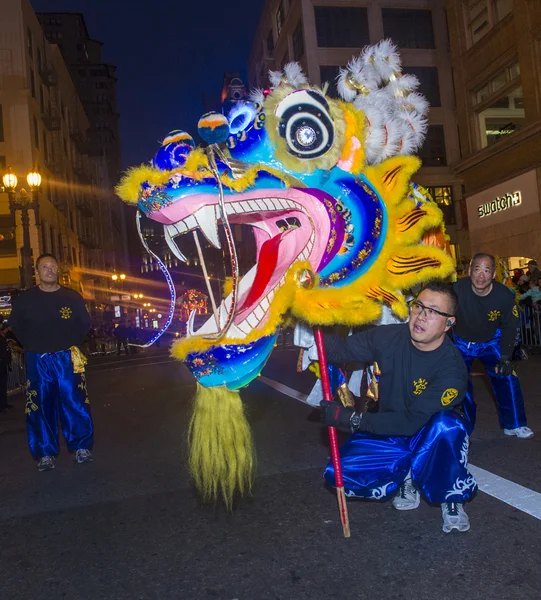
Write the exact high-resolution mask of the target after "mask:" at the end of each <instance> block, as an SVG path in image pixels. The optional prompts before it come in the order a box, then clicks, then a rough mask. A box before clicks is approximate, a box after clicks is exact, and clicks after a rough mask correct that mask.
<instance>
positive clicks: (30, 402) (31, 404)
mask: <svg viewBox="0 0 541 600" xmlns="http://www.w3.org/2000/svg"><path fill="white" fill-rule="evenodd" d="M37 395H38V393H37V392H36V390H33V389H31V388H30V380H27V382H26V406H25V408H24V412H25V413H26V414H27V415H29V414H30V413H31V412H32V411H33V410H34V411H36V410H39V406H38V405H37V404H36V403H35V399H36V397H37Z"/></svg>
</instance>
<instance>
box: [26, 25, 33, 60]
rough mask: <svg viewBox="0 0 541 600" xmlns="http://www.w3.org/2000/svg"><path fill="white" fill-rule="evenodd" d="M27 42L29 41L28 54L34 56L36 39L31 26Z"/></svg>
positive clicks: (28, 29)
mask: <svg viewBox="0 0 541 600" xmlns="http://www.w3.org/2000/svg"><path fill="white" fill-rule="evenodd" d="M27 36H28V39H27V43H28V54H30V56H31V57H32V58H34V40H33V39H32V32H31V31H30V27H28V28H27Z"/></svg>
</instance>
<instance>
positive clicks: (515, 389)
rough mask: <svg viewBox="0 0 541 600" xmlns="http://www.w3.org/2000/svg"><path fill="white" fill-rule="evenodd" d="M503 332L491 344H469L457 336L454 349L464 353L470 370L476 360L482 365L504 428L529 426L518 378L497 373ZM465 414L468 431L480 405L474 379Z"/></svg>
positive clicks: (467, 395) (463, 405)
mask: <svg viewBox="0 0 541 600" xmlns="http://www.w3.org/2000/svg"><path fill="white" fill-rule="evenodd" d="M500 337H501V336H500V333H499V332H498V333H497V334H496V336H495V337H494V338H493V339H491V340H489V341H488V342H467V341H466V340H463V339H462V338H459V337H458V336H456V335H455V336H454V340H455V346H456V347H457V349H458V350H459V352H460V354H462V358H463V359H464V362H465V363H466V366H467V367H468V372H470V371H471V368H472V363H473V361H474V360H475V359H476V358H477V359H478V360H480V361H481V362H482V363H483V367H485V370H486V372H487V375H488V379H489V381H490V385H491V386H492V391H493V392H494V396H495V398H496V405H497V407H498V417H499V420H500V427H501V428H502V429H516V428H517V427H523V426H524V425H527V421H526V411H525V409H524V399H523V397H522V390H521V388H520V381H519V379H518V377H517V376H516V375H500V374H498V373H496V372H495V371H494V369H495V367H496V365H497V364H498V362H499V360H500V358H501V352H500ZM462 407H463V409H464V414H465V415H466V417H467V418H468V420H469V421H470V423H471V427H470V428H469V432H470V433H471V432H472V431H473V428H474V427H475V418H476V414H477V406H476V404H475V400H474V397H473V386H472V382H471V377H470V379H469V381H468V391H467V392H466V396H465V398H464V402H463V404H462Z"/></svg>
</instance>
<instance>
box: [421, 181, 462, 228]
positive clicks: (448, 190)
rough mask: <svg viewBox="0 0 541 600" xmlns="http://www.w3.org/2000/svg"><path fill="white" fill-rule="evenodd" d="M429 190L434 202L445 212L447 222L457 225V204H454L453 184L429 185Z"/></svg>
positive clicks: (447, 223)
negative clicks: (442, 185)
mask: <svg viewBox="0 0 541 600" xmlns="http://www.w3.org/2000/svg"><path fill="white" fill-rule="evenodd" d="M427 190H428V192H429V193H430V195H431V196H432V199H433V200H434V202H436V203H437V205H438V206H439V207H440V209H441V211H442V212H443V216H444V218H445V224H446V225H456V216H455V206H454V204H453V188H452V187H451V186H444V187H428V188H427Z"/></svg>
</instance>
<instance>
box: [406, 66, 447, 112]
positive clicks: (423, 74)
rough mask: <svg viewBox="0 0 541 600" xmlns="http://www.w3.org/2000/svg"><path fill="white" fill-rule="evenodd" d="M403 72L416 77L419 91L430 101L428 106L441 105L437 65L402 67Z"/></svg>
mask: <svg viewBox="0 0 541 600" xmlns="http://www.w3.org/2000/svg"><path fill="white" fill-rule="evenodd" d="M404 72H405V73H411V74H412V75H415V76H416V77H417V79H418V80H419V83H420V85H419V92H420V93H421V94H423V96H425V98H426V99H427V100H428V101H429V102H430V106H441V98H440V82H439V78H438V69H437V67H404Z"/></svg>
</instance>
